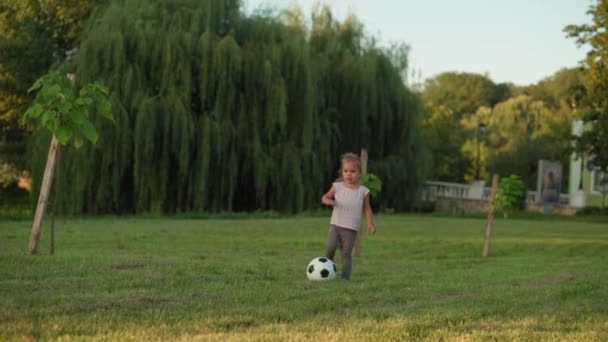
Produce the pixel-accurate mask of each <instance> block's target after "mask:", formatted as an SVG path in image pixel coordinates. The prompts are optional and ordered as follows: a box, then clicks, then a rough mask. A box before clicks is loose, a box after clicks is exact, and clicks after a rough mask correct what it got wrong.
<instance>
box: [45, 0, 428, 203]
mask: <svg viewBox="0 0 608 342" xmlns="http://www.w3.org/2000/svg"><path fill="white" fill-rule="evenodd" d="M303 22H304V20H303V18H302V17H301V14H299V13H298V12H296V11H290V12H287V13H285V14H282V15H272V14H271V13H270V14H269V13H264V12H259V13H256V14H252V15H244V14H243V12H242V11H241V8H240V4H239V1H220V0H208V1H194V0H181V1H170V2H168V1H149V0H140V1H113V2H110V3H109V4H108V5H107V6H105V7H103V9H101V10H99V11H98V12H97V13H95V14H94V16H93V17H92V18H91V19H90V20H89V23H90V24H89V26H88V27H87V28H86V30H85V31H84V33H83V36H82V40H81V44H80V46H79V49H78V52H77V53H76V55H75V57H74V60H73V62H72V64H73V72H74V74H75V75H76V80H77V81H76V83H77V85H79V84H84V83H88V82H91V81H96V80H99V81H101V82H102V83H103V84H105V85H106V86H107V87H108V88H109V89H110V91H111V101H112V108H113V112H114V118H115V121H116V123H115V124H112V123H109V122H104V121H103V120H97V122H96V125H97V127H98V129H99V141H98V144H97V145H96V146H84V147H83V148H81V149H80V150H65V152H64V153H63V155H62V166H61V170H62V177H61V180H62V182H61V189H62V196H61V208H62V211H64V212H68V213H82V212H86V213H139V212H148V211H159V212H164V213H174V212H188V211H212V212H217V211H250V210H278V211H282V212H299V211H302V210H306V209H311V208H318V207H319V198H320V195H321V194H322V193H323V191H324V190H326V188H327V187H328V186H329V184H330V183H331V182H332V181H333V179H334V178H335V176H336V171H337V169H338V167H339V155H340V154H341V153H344V152H347V151H355V152H358V151H359V150H360V149H361V148H367V149H368V151H369V156H370V163H369V169H370V170H372V171H373V172H374V173H375V174H376V175H378V176H379V177H380V178H381V179H385V180H386V182H385V184H390V185H389V186H387V187H386V188H385V189H386V190H383V192H382V196H380V197H378V200H377V203H376V204H377V205H378V206H380V207H390V208H394V209H396V210H407V209H411V208H412V207H413V205H415V203H416V198H417V197H418V193H419V191H420V188H421V185H422V182H423V180H424V178H425V177H426V176H425V172H424V170H425V162H424V161H425V159H424V158H425V153H424V150H423V148H424V147H423V142H422V137H421V135H420V132H419V130H418V129H417V128H418V127H419V122H420V120H421V119H422V105H421V102H420V100H419V97H417V96H416V94H414V93H413V92H411V91H410V90H408V88H406V86H405V85H404V82H403V79H402V75H403V74H404V70H403V69H402V68H405V67H406V66H407V64H406V60H405V58H407V56H406V55H404V54H400V53H399V51H387V50H386V49H382V48H380V47H378V46H376V44H375V43H374V42H373V39H371V38H369V37H367V36H366V35H365V33H364V30H363V27H362V25H361V24H360V23H359V22H358V21H357V20H356V18H354V17H348V18H347V19H346V20H344V21H343V22H338V21H336V20H335V19H333V18H332V15H331V13H330V11H329V10H328V9H326V8H321V9H319V10H318V11H316V12H315V13H314V15H313V18H312V24H311V26H310V27H307V26H305V25H303V24H302V23H303ZM396 56H400V57H401V58H402V59H401V60H396V59H395V57H396ZM396 61H397V62H399V63H396ZM93 120H94V121H95V120H96V119H95V118H93ZM35 139H36V142H35V144H34V146H35V148H34V153H33V160H34V165H33V171H34V180H35V181H36V182H38V181H39V180H40V179H41V176H40V175H41V172H42V170H43V162H44V160H45V158H46V146H48V139H49V137H48V136H47V135H45V134H42V133H41V134H37V135H36V136H35ZM34 187H35V188H36V187H37V184H35V186H34Z"/></svg>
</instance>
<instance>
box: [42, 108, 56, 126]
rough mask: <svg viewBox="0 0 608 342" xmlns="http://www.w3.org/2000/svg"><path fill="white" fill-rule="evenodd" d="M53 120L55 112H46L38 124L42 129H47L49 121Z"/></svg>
mask: <svg viewBox="0 0 608 342" xmlns="http://www.w3.org/2000/svg"><path fill="white" fill-rule="evenodd" d="M54 118H55V112H52V111H46V112H44V115H42V119H41V120H40V124H41V125H42V127H47V125H48V123H49V120H51V119H54Z"/></svg>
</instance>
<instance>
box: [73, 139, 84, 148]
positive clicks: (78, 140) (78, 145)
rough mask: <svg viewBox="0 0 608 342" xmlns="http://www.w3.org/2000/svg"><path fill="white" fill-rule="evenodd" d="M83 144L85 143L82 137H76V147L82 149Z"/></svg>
mask: <svg viewBox="0 0 608 342" xmlns="http://www.w3.org/2000/svg"><path fill="white" fill-rule="evenodd" d="M83 143H84V141H83V140H82V138H81V137H80V136H75V137H74V147H76V148H80V146H82V144H83Z"/></svg>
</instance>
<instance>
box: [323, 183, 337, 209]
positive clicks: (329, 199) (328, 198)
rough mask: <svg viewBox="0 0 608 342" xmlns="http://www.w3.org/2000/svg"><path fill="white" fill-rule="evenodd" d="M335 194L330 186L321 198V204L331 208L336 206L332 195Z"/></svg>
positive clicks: (333, 188) (333, 187) (334, 188)
mask: <svg viewBox="0 0 608 342" xmlns="http://www.w3.org/2000/svg"><path fill="white" fill-rule="evenodd" d="M335 194H336V187H335V186H333V185H332V186H331V188H330V189H329V191H327V192H326V193H325V195H323V196H321V203H323V204H325V205H326V206H328V207H333V206H334V205H335V204H336V201H335V200H334V195H335Z"/></svg>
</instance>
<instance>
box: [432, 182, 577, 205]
mask: <svg viewBox="0 0 608 342" xmlns="http://www.w3.org/2000/svg"><path fill="white" fill-rule="evenodd" d="M491 192H492V188H489V187H486V186H484V184H483V182H474V183H472V184H460V183H450V182H431V181H428V182H425V189H424V191H423V194H422V199H423V200H425V201H434V200H436V199H437V197H444V198H456V199H470V200H479V201H488V200H489V199H490V193H491ZM536 196H537V194H536V191H528V193H527V194H526V203H536V202H537V197H536ZM568 202H569V197H568V195H567V194H561V195H560V196H559V203H560V204H564V205H567V204H568Z"/></svg>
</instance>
